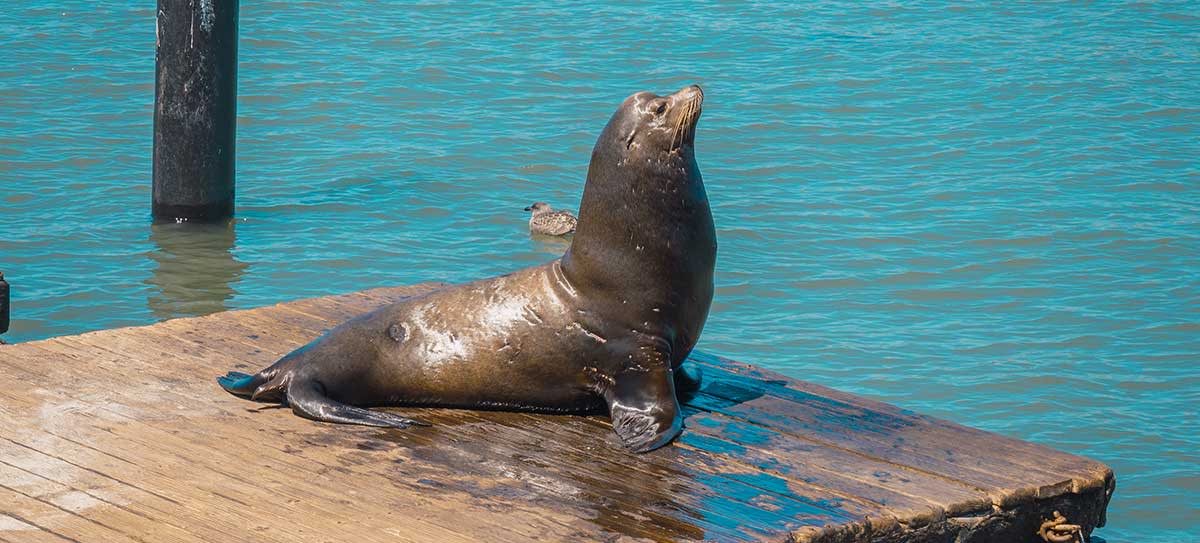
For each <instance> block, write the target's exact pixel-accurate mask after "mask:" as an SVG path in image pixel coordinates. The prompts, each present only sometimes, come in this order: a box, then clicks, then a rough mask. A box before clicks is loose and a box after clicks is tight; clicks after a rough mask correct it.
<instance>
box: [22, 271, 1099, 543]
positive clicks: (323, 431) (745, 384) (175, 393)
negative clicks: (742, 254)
mask: <svg viewBox="0 0 1200 543" xmlns="http://www.w3.org/2000/svg"><path fill="white" fill-rule="evenodd" d="M429 288H430V287H429V286H415V287H399V288H385V289H374V290H370V291H364V292H360V293H351V294H347V295H341V296H332V297H325V298H316V299H311V300H301V301H297V302H290V303H287V304H280V305H276V306H272V307H266V308H260V309H255V310H248V311H235V312H226V313H220V314H216V315H210V316H207V317H200V318H190V319H178V320H173V321H167V322H163V323H159V324H157V325H153V326H148V327H140V328H126V329H119V330H108V331H99V332H92V333H87V334H82V335H79V336H71V337H63V338H55V339H52V340H47V341H42V342H34V343H29V344H22V345H13V346H4V347H0V416H3V417H4V419H5V420H11V421H17V423H16V424H12V425H5V426H3V427H0V541H4V540H18V541H110V540H112V541H122V540H130V541H178V542H188V543H190V542H195V541H328V540H345V539H354V540H358V541H365V542H370V541H476V540H487V541H529V540H580V541H595V540H607V541H635V540H636V541H693V540H717V541H785V540H787V541H805V542H813V543H832V542H839V543H841V542H859V541H862V542H867V541H880V542H882V541H890V542H912V543H917V542H922V541H948V540H953V539H954V538H955V537H958V538H960V539H962V540H967V539H971V538H979V537H984V538H985V539H986V538H989V537H990V538H992V539H995V538H996V537H1001V538H1003V537H1008V539H1005V540H1013V541H1024V540H1027V536H1030V535H1031V534H1032V533H1033V530H1034V529H1036V525H1037V524H1038V523H1040V521H1041V517H1048V516H1049V514H1050V512H1051V510H1052V509H1053V508H1057V509H1060V510H1063V511H1064V512H1066V513H1067V515H1068V518H1070V519H1071V520H1072V521H1073V522H1076V523H1080V524H1084V525H1085V526H1086V527H1087V529H1088V530H1090V529H1092V528H1094V527H1095V526H1097V525H1099V524H1101V523H1102V521H1103V511H1104V507H1105V506H1106V504H1107V499H1108V497H1109V496H1110V495H1111V489H1112V476H1111V472H1110V471H1109V470H1108V468H1107V467H1106V466H1103V465H1102V464H1099V463H1097V462H1094V461H1090V460H1087V459H1082V458H1079V457H1076V456H1072V455H1068V454H1064V453H1060V452H1058V451H1054V450H1052V449H1049V448H1047V447H1043V446H1040V445H1034V444H1029V443H1025V442H1021V441H1018V440H1013V439H1009V438H1003V437H1001V436H997V435H994V434H989V433H986V432H981V431H978V430H974V429H970V428H966V427H963V426H959V425H955V424H952V423H948V422H946V421H940V420H937V419H932V418H929V417H924V416H922V415H919V414H916V413H912V412H909V411H905V410H902V409H898V408H895V407H893V406H890V405H887V404H883V403H880V402H875V401H872V400H868V399H864V398H860V397H857V396H853V395H849V394H845V393H842V392H839V391H835V390H831V389H827V388H824V387H820V386H817V385H813V384H811V383H804V382H800V381H795V380H792V379H788V378H786V377H783V376H781V375H778V374H775V373H772V372H769V371H765V370H761V369H759V368H754V367H752V366H748V365H745V364H741V363H738V362H734V361H730V360H726V359H722V358H719V357H713V356H707V355H703V354H701V353H697V354H696V355H695V356H694V362H696V363H699V364H701V365H703V366H704V369H705V384H704V387H703V388H702V391H701V393H700V394H699V395H698V396H697V397H696V398H695V399H694V400H693V401H691V402H690V403H689V404H688V405H687V406H686V407H685V411H686V415H687V417H686V420H685V424H686V426H687V428H686V430H685V433H684V435H683V436H682V437H681V439H680V440H678V442H677V443H676V444H675V445H673V446H671V447H668V448H665V449H662V450H660V451H656V452H655V453H652V454H648V455H639V456H634V455H630V454H629V453H627V452H626V451H625V450H624V449H623V448H622V447H621V446H620V444H619V443H618V441H617V440H616V439H615V437H614V436H613V435H612V431H611V426H610V425H609V424H608V422H607V420H606V419H605V418H604V417H577V416H544V415H534V414H527V413H503V412H484V411H469V410H447V409H404V410H403V411H404V412H405V413H407V414H410V415H412V416H415V417H419V418H422V419H425V420H429V421H430V422H433V423H434V427H432V428H420V429H410V430H406V431H397V430H379V429H370V428H361V427H345V426H331V425H323V424H318V423H313V422H311V421H307V420H304V419H300V418H299V417H295V416H294V415H292V414H291V412H290V410H287V409H278V408H273V407H271V406H266V405H262V404H254V403H250V402H246V401H244V400H241V399H237V398H233V397H231V396H229V395H227V394H225V393H224V392H223V391H221V390H220V389H219V387H217V386H216V384H215V383H214V381H213V379H214V377H215V376H216V375H219V374H222V373H223V372H224V371H226V370H229V369H233V368H237V369H241V370H242V371H254V370H257V369H259V368H261V367H263V366H266V365H268V364H270V363H272V362H273V361H275V360H276V359H278V358H279V357H280V356H282V355H283V354H285V353H287V352H289V351H290V350H292V349H294V348H296V347H298V346H300V345H303V344H304V343H306V342H308V341H310V340H312V339H313V338H315V337H317V336H318V335H320V334H321V333H322V331H323V330H325V329H328V328H330V327H332V326H335V325H337V324H338V323H340V322H341V321H342V320H344V319H346V318H348V317H351V316H354V315H357V314H360V313H362V312H365V311H368V310H370V309H372V308H374V307H378V306H380V305H382V304H385V303H389V302H391V301H395V300H397V299H399V298H401V297H404V296H412V295H417V294H420V293H422V292H426V291H428V290H429ZM10 502H11V505H10ZM72 507H74V509H75V510H72ZM1031 526H1032V529H1031ZM1005 530H1007V531H1005ZM1005 533H1006V534H1010V535H1009V536H1003V535H997V534H1005ZM1012 534H1020V535H1012ZM972 540H974V539H972Z"/></svg>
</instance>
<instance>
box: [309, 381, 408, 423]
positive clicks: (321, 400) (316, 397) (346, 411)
mask: <svg viewBox="0 0 1200 543" xmlns="http://www.w3.org/2000/svg"><path fill="white" fill-rule="evenodd" d="M287 403H288V405H290V406H292V411H293V412H294V413H296V414H297V415H300V416H301V417H304V418H306V419H312V420H319V421H322V422H333V423H338V424H359V425H362V426H378V427H383V428H408V427H409V426H429V423H428V422H421V421H419V420H413V419H408V418H404V417H401V416H400V415H395V414H392V413H385V412H382V411H371V410H368V409H363V408H361V407H354V406H352V405H346V404H344V403H340V402H336V401H334V400H333V399H331V398H329V397H328V396H326V395H325V390H324V387H322V386H321V384H320V383H317V382H315V381H307V380H306V381H293V382H292V383H291V384H289V385H288V387H287Z"/></svg>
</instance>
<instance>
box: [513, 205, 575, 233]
mask: <svg viewBox="0 0 1200 543" xmlns="http://www.w3.org/2000/svg"><path fill="white" fill-rule="evenodd" d="M525 211H532V212H533V216H531V217H529V231H530V232H532V233H534V234H541V235H543V236H564V235H567V234H570V233H571V232H574V231H575V223H576V222H578V220H577V219H575V216H574V215H572V214H571V213H570V212H569V211H555V210H553V209H551V208H550V204H547V203H546V202H534V203H533V205H531V206H529V207H527V208H525Z"/></svg>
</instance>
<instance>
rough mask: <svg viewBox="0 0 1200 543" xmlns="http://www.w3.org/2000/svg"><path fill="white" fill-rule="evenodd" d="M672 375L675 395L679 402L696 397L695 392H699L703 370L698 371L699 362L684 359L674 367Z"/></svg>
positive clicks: (686, 401) (685, 401)
mask: <svg viewBox="0 0 1200 543" xmlns="http://www.w3.org/2000/svg"><path fill="white" fill-rule="evenodd" d="M673 377H674V378H675V397H676V398H677V399H679V403H688V402H689V401H691V399H692V398H695V397H696V394H699V393H700V384H701V382H702V381H703V380H704V372H702V371H700V364H697V363H695V362H692V361H686V362H684V363H683V364H680V365H679V367H678V368H675V371H674V372H673Z"/></svg>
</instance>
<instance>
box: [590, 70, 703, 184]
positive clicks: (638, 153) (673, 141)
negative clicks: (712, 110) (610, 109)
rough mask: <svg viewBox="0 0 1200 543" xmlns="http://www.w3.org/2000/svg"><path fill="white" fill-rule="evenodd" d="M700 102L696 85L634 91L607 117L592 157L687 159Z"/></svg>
mask: <svg viewBox="0 0 1200 543" xmlns="http://www.w3.org/2000/svg"><path fill="white" fill-rule="evenodd" d="M703 103H704V91H703V90H701V89H700V87H699V86H697V85H689V86H687V87H684V88H682V89H680V90H679V92H676V93H674V94H670V95H667V96H658V95H656V94H654V93H652V92H639V93H636V94H634V95H632V96H630V97H629V98H626V99H625V101H624V102H622V103H621V107H619V108H617V111H616V113H614V114H613V116H612V118H611V119H609V121H608V126H606V127H605V128H604V133H603V134H602V135H601V136H600V139H599V140H598V141H597V144H596V149H595V150H594V151H593V156H595V155H596V154H597V153H602V154H606V155H610V156H620V157H622V159H623V160H622V162H624V163H627V164H638V165H641V164H644V163H646V162H675V159H687V158H690V157H691V156H693V149H692V146H693V143H694V142H695V138H696V121H698V120H699V119H700V111H701V105H702V104H703Z"/></svg>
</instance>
